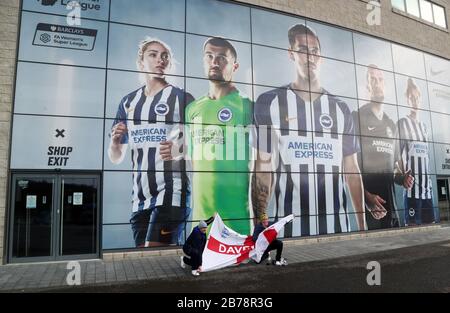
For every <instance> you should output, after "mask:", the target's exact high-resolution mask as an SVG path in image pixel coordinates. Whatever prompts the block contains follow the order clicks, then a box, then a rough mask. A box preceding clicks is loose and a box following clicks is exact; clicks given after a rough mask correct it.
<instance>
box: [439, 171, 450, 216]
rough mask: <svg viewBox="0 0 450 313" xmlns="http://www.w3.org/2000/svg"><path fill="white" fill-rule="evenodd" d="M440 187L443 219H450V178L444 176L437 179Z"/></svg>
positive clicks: (440, 207) (440, 205) (440, 210)
mask: <svg viewBox="0 0 450 313" xmlns="http://www.w3.org/2000/svg"><path fill="white" fill-rule="evenodd" d="M437 185H438V186H437V187H438V198H439V199H438V200H439V212H440V220H441V221H449V220H450V195H449V191H450V188H449V185H450V178H447V177H445V178H444V177H442V178H438V179H437Z"/></svg>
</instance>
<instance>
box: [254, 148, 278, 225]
mask: <svg viewBox="0 0 450 313" xmlns="http://www.w3.org/2000/svg"><path fill="white" fill-rule="evenodd" d="M266 156H267V155H266ZM271 164H272V162H271V159H270V157H266V158H264V160H262V159H261V158H258V159H257V160H256V161H255V172H254V173H253V175H252V180H251V195H252V205H253V213H254V214H255V216H256V217H257V218H259V217H260V216H261V214H263V213H266V210H267V207H268V205H269V201H270V196H271V194H272V179H273V174H272V166H271Z"/></svg>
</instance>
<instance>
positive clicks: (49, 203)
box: [11, 177, 56, 258]
mask: <svg viewBox="0 0 450 313" xmlns="http://www.w3.org/2000/svg"><path fill="white" fill-rule="evenodd" d="M55 181H56V177H41V178H37V177H36V178H33V177H25V178H18V179H15V180H14V190H15V192H14V197H13V198H12V201H11V203H13V206H14V215H13V218H12V221H13V223H12V224H13V227H12V236H11V237H12V245H11V246H12V251H11V256H12V257H13V258H38V257H50V256H51V255H52V254H53V249H52V224H53V223H52V222H53V204H54V197H53V195H54V192H55V187H56V184H55Z"/></svg>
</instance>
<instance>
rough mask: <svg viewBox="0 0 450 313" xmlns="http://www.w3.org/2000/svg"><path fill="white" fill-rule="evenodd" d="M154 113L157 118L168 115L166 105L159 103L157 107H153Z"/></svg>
mask: <svg viewBox="0 0 450 313" xmlns="http://www.w3.org/2000/svg"><path fill="white" fill-rule="evenodd" d="M155 113H156V114H157V115H159V116H165V115H167V113H169V106H168V105H167V103H164V102H160V103H158V104H157V105H155Z"/></svg>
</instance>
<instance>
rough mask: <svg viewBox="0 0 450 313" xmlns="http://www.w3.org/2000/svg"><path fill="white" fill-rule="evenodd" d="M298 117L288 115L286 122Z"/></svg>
mask: <svg viewBox="0 0 450 313" xmlns="http://www.w3.org/2000/svg"><path fill="white" fill-rule="evenodd" d="M296 119H297V117H288V116H286V122H289V121H292V120H296Z"/></svg>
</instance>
